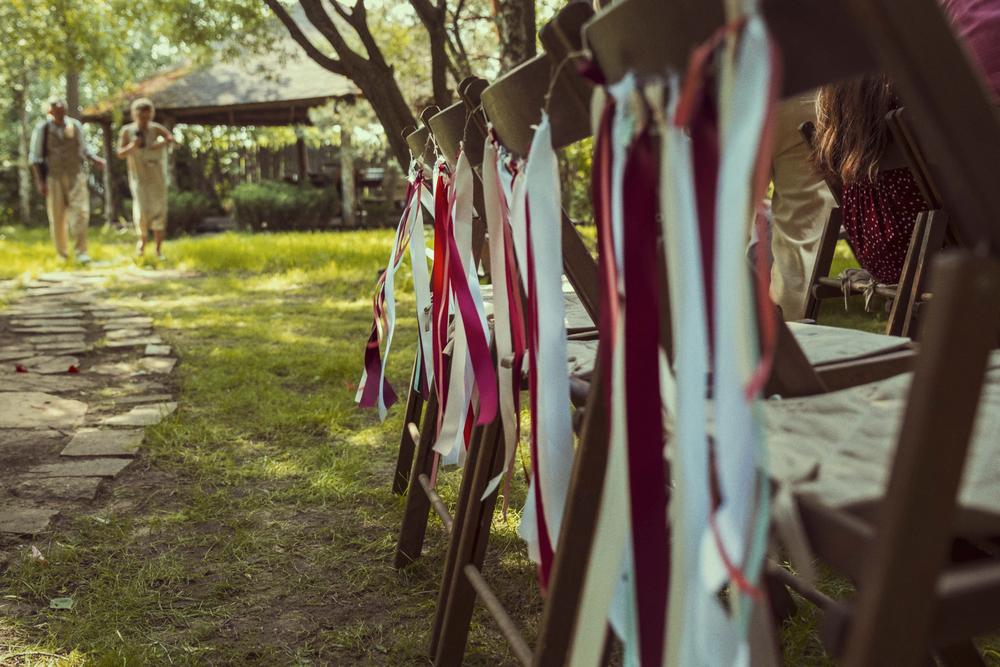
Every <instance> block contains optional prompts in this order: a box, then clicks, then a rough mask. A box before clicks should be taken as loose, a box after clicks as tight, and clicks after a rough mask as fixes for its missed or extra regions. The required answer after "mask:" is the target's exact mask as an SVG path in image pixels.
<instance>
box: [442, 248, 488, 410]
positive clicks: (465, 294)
mask: <svg viewBox="0 0 1000 667" xmlns="http://www.w3.org/2000/svg"><path fill="white" fill-rule="evenodd" d="M448 245H449V253H450V254H451V255H453V256H454V257H455V258H456V261H453V262H449V271H450V274H451V276H450V277H451V288H452V291H453V292H454V293H455V301H456V302H457V304H458V310H459V312H460V313H461V314H462V325H463V326H464V327H465V338H466V342H467V343H468V345H469V356H470V357H471V358H472V371H473V374H474V375H475V378H476V388H477V389H478V391H479V415H478V418H477V420H476V423H477V424H479V425H481V426H485V425H486V424H489V423H490V422H492V421H493V419H494V418H495V417H496V416H497V405H498V393H497V374H496V369H495V368H494V367H493V358H492V355H491V354H490V347H489V344H488V343H487V342H486V332H485V331H484V330H483V323H482V321H481V320H480V318H479V311H478V310H477V309H476V302H475V301H474V300H473V298H472V290H471V288H470V287H469V279H468V275H467V274H466V270H465V267H464V266H462V262H461V261H460V259H459V258H460V257H461V256H460V255H459V252H458V244H456V243H455V236H454V234H449V235H448ZM454 361H457V360H453V363H454Z"/></svg>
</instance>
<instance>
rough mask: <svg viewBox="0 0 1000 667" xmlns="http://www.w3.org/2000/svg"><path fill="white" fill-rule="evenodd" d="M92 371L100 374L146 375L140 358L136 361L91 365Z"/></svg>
mask: <svg viewBox="0 0 1000 667" xmlns="http://www.w3.org/2000/svg"><path fill="white" fill-rule="evenodd" d="M90 372H91V373H97V374H99V375H126V376H131V375H144V374H145V373H146V370H145V369H144V368H143V367H142V365H141V363H140V361H139V360H136V361H113V362H106V363H103V364H96V365H94V366H91V367H90Z"/></svg>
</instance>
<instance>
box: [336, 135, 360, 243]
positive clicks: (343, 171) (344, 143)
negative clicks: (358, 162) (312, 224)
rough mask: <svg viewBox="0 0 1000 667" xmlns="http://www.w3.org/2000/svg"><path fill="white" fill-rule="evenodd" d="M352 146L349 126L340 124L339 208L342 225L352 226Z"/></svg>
mask: <svg viewBox="0 0 1000 667" xmlns="http://www.w3.org/2000/svg"><path fill="white" fill-rule="evenodd" d="M355 194H356V193H355V184H354V146H353V145H352V143H351V128H350V127H348V126H347V125H341V129H340V209H341V215H342V216H343V221H342V224H343V226H344V227H353V226H354V225H355V223H356V219H355V218H356V215H355V209H356V207H355Z"/></svg>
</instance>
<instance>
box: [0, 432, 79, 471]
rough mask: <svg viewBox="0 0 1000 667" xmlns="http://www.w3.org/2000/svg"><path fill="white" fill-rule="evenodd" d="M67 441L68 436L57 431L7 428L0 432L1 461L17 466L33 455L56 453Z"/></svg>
mask: <svg viewBox="0 0 1000 667" xmlns="http://www.w3.org/2000/svg"><path fill="white" fill-rule="evenodd" d="M65 440H66V436H65V435H63V434H62V433H61V432H60V431H56V430H55V429H37V428H5V429H2V430H0V461H3V460H6V461H9V462H10V463H11V464H17V463H18V461H23V460H26V459H28V457H30V456H31V455H32V454H37V453H39V452H41V453H43V454H44V453H46V452H47V451H52V452H53V453H55V451H58V449H57V448H58V447H59V445H61V444H62V443H63V441H65Z"/></svg>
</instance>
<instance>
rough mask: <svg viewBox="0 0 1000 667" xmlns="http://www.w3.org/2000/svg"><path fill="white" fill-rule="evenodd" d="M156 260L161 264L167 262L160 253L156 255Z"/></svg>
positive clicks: (164, 256) (165, 257)
mask: <svg viewBox="0 0 1000 667" xmlns="http://www.w3.org/2000/svg"><path fill="white" fill-rule="evenodd" d="M156 259H158V260H160V261H161V262H165V261H167V256H166V255H164V254H163V253H162V252H161V253H157V255H156Z"/></svg>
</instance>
